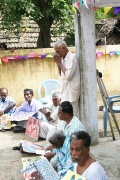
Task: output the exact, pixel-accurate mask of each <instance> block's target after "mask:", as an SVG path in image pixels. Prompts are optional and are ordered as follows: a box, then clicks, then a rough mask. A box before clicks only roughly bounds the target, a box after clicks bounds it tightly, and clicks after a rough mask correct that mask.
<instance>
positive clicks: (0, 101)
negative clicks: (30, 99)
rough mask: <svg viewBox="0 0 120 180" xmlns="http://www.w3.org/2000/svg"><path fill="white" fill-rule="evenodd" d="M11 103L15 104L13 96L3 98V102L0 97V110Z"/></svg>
mask: <svg viewBox="0 0 120 180" xmlns="http://www.w3.org/2000/svg"><path fill="white" fill-rule="evenodd" d="M11 103H15V104H16V102H15V100H14V98H13V97H11V96H7V97H6V98H5V101H4V102H3V101H2V98H1V97H0V110H2V111H3V110H4V109H6V108H7V107H8V106H9V105H10V104H11ZM15 108H16V106H14V107H13V108H12V109H13V110H14V109H15Z"/></svg>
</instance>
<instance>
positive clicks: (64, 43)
mask: <svg viewBox="0 0 120 180" xmlns="http://www.w3.org/2000/svg"><path fill="white" fill-rule="evenodd" d="M61 45H64V46H65V47H66V48H67V47H68V46H67V43H66V42H65V41H63V40H61V39H59V40H57V41H56V42H55V43H54V46H53V47H55V46H61Z"/></svg>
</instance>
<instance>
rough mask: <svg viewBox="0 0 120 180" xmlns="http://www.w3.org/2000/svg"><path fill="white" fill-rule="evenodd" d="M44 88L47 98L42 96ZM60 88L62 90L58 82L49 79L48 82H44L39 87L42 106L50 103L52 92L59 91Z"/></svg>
mask: <svg viewBox="0 0 120 180" xmlns="http://www.w3.org/2000/svg"><path fill="white" fill-rule="evenodd" d="M42 87H43V88H44V91H45V97H44V98H42V96H41V90H42ZM59 88H60V82H59V81H58V80H55V79H47V80H44V81H42V82H41V83H40V84H39V87H38V99H39V101H40V102H41V103H42V104H45V103H48V102H49V101H50V97H51V92H52V91H53V90H57V89H59Z"/></svg>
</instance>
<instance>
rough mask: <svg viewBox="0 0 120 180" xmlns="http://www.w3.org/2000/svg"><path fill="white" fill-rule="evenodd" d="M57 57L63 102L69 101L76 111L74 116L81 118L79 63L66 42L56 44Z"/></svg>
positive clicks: (55, 58)
mask: <svg viewBox="0 0 120 180" xmlns="http://www.w3.org/2000/svg"><path fill="white" fill-rule="evenodd" d="M54 49H55V52H56V55H55V56H54V61H55V62H56V63H57V66H58V70H59V74H60V76H61V102H63V101H69V102H70V103H71V104H72V106H73V110H74V115H76V116H77V117H78V118H79V98H80V70H79V63H78V61H77V59H76V56H75V54H74V53H72V52H70V51H69V50H68V47H67V44H66V42H65V41H62V40H58V41H57V42H56V43H55V44H54Z"/></svg>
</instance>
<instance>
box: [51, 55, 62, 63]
mask: <svg viewBox="0 0 120 180" xmlns="http://www.w3.org/2000/svg"><path fill="white" fill-rule="evenodd" d="M53 60H54V61H55V62H56V63H57V64H60V63H61V57H60V56H59V55H54V57H53Z"/></svg>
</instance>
